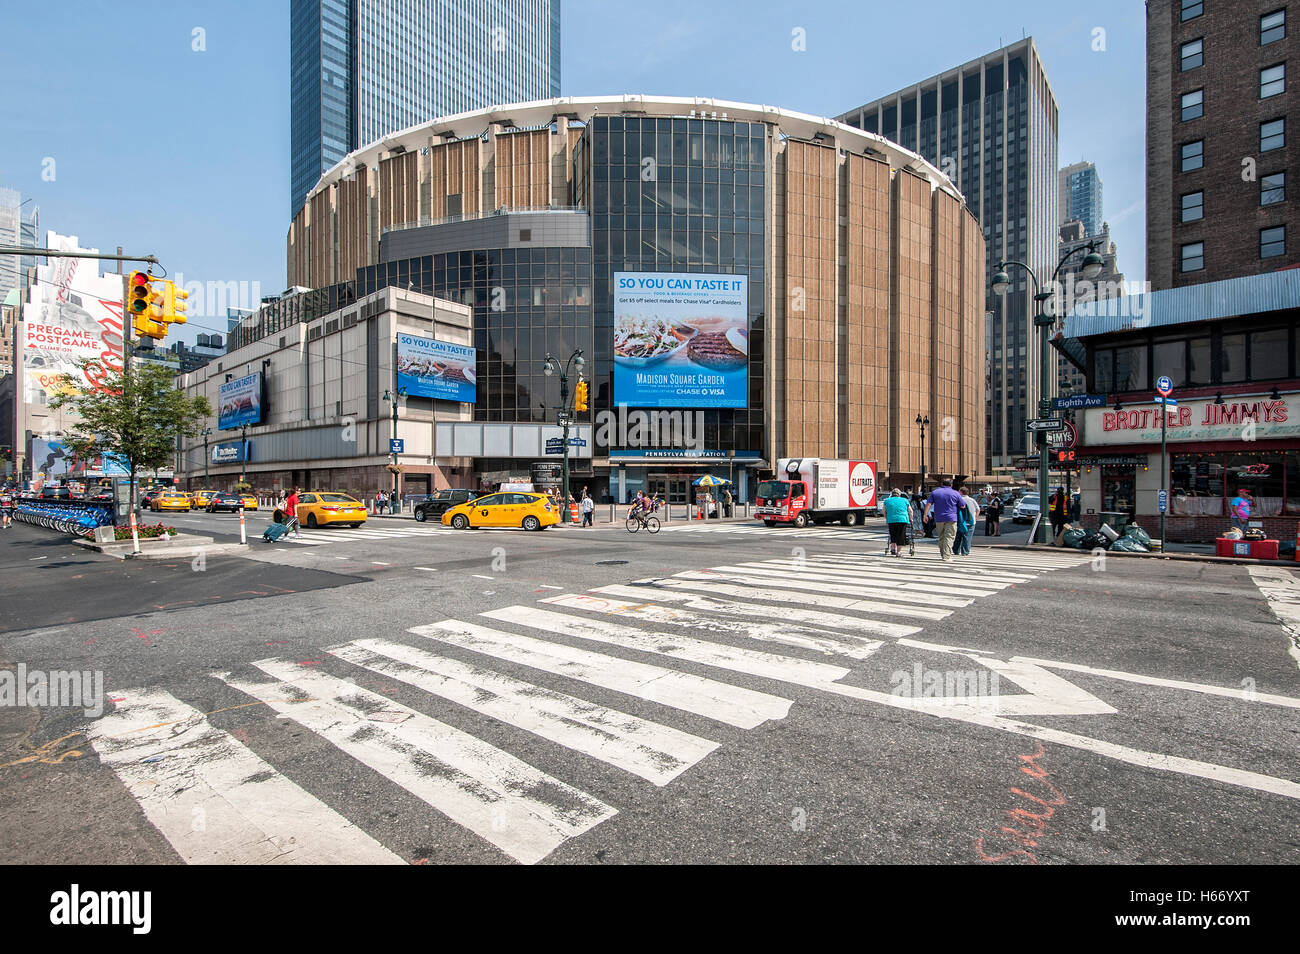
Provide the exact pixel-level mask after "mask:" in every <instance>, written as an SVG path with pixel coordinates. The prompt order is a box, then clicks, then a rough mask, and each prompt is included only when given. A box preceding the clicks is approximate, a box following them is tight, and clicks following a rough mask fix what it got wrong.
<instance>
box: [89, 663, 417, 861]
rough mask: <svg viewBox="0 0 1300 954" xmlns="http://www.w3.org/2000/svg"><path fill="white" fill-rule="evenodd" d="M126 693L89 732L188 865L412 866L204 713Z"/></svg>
mask: <svg viewBox="0 0 1300 954" xmlns="http://www.w3.org/2000/svg"><path fill="white" fill-rule="evenodd" d="M119 695H121V696H123V697H124V701H122V702H118V703H116V707H115V708H114V710H113V711H112V712H110V713H108V714H107V715H105V716H104V717H103V718H102V719H99V720H97V721H95V722H93V723H91V725H90V726H89V727H88V728H87V729H86V735H87V737H88V738H89V739H90V740H91V742H92V743H93V744H94V746H95V750H96V751H97V752H98V753H99V757H100V761H101V762H103V763H104V764H106V765H108V766H109V767H110V768H112V770H113V771H114V773H116V775H117V776H118V778H120V779H121V780H122V784H123V785H125V786H126V788H127V790H128V791H129V792H130V793H131V795H132V796H134V797H135V799H136V801H137V802H139V804H140V807H141V809H143V811H144V813H145V817H146V818H148V819H149V822H150V823H151V824H152V825H153V826H154V827H155V828H157V829H158V831H159V832H161V833H162V835H163V837H164V838H166V839H167V841H168V842H169V843H170V844H171V846H172V847H173V848H174V849H175V850H176V853H177V854H179V855H180V856H181V858H183V859H184V860H185V861H186V862H187V863H189V864H363V865H398V864H403V863H404V862H403V861H402V859H401V858H399V857H398V856H397V855H395V854H393V853H392V852H391V851H389V850H388V849H387V848H385V847H384V846H383V845H381V844H380V843H379V842H377V841H375V840H374V839H373V838H371V837H370V836H369V835H367V834H366V833H365V832H364V831H362V830H361V829H359V828H357V827H356V826H355V825H353V824H352V823H351V822H349V821H348V820H347V819H346V818H344V817H343V816H342V815H340V814H338V812H336V811H334V809H332V808H330V807H329V806H328V805H326V804H325V803H324V802H322V801H320V800H318V799H317V798H316V797H315V796H313V795H311V794H309V793H308V792H306V791H304V790H303V789H301V788H299V787H298V786H297V785H295V784H294V783H293V782H291V781H289V780H288V779H287V778H285V777H284V776H283V775H281V774H280V773H279V772H277V771H275V769H274V768H272V766H271V765H269V764H268V763H267V762H265V761H263V760H262V759H261V758H260V757H258V755H257V754H256V753H254V752H253V751H252V750H250V749H249V748H247V747H246V746H244V745H243V744H241V743H240V742H238V741H237V740H236V739H235V738H234V737H233V736H231V735H230V734H229V733H227V732H225V731H223V730H221V729H218V728H217V727H216V726H214V725H212V724H211V723H210V722H208V720H207V719H206V718H205V717H204V716H203V713H201V712H199V711H198V710H197V709H194V708H192V707H190V706H188V705H186V704H185V703H183V702H181V701H180V700H179V699H177V698H175V697H174V696H172V695H170V694H169V693H166V692H163V691H161V690H157V689H129V690H126V691H125V692H121V693H119Z"/></svg>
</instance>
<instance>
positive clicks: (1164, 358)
mask: <svg viewBox="0 0 1300 954" xmlns="http://www.w3.org/2000/svg"><path fill="white" fill-rule="evenodd" d="M1151 367H1153V368H1155V370H1156V374H1166V375H1168V376H1169V378H1170V380H1172V381H1173V382H1174V386H1175V387H1182V386H1183V385H1186V384H1187V339H1185V338H1178V339H1177V340H1174V341H1157V342H1156V343H1155V345H1154V346H1152V349H1151Z"/></svg>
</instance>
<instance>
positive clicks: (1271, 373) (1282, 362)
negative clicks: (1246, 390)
mask: <svg viewBox="0 0 1300 954" xmlns="http://www.w3.org/2000/svg"><path fill="white" fill-rule="evenodd" d="M1287 337H1288V332H1287V329H1286V328H1273V329H1270V330H1268V331H1252V332H1251V333H1250V379H1251V380H1252V381H1276V380H1279V379H1281V378H1285V377H1288V373H1289V368H1288V367H1287V363H1288V358H1289V357H1290V353H1289V352H1290V348H1288V347H1287V345H1288V341H1287Z"/></svg>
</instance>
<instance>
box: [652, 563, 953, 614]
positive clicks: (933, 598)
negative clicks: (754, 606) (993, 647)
mask: <svg viewBox="0 0 1300 954" xmlns="http://www.w3.org/2000/svg"><path fill="white" fill-rule="evenodd" d="M673 576H674V577H675V578H677V579H683V580H718V581H719V582H723V583H744V584H748V585H752V586H779V587H781V588H783V589H791V590H810V591H811V592H813V593H845V594H848V595H851V596H871V597H875V598H876V599H885V600H899V601H906V602H911V603H923V604H925V605H927V606H944V607H949V608H952V609H960V608H961V607H963V606H970V604H971V603H972V602H973V600H968V599H962V598H960V597H957V596H943V595H940V594H938V593H923V592H917V591H916V590H914V589H905V588H903V587H902V586H895V587H893V588H891V587H888V586H856V585H849V584H847V583H831V582H829V581H826V582H823V581H821V580H817V579H814V578H813V577H812V575H811V574H801V575H800V576H799V577H797V578H795V577H792V576H791V575H790V574H789V573H782V572H778V571H776V570H771V571H767V572H764V571H762V570H746V569H742V568H741V567H738V566H718V567H713V568H712V569H709V570H687V571H684V572H682V573H674V574H673Z"/></svg>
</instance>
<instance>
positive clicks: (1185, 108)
mask: <svg viewBox="0 0 1300 954" xmlns="http://www.w3.org/2000/svg"><path fill="white" fill-rule="evenodd" d="M1204 114H1205V90H1203V89H1194V90H1192V91H1191V92H1190V93H1183V99H1182V111H1181V113H1180V114H1179V115H1180V117H1181V119H1182V121H1183V122H1188V121H1189V120H1192V119H1200V118H1201V116H1203V115H1204Z"/></svg>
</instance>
